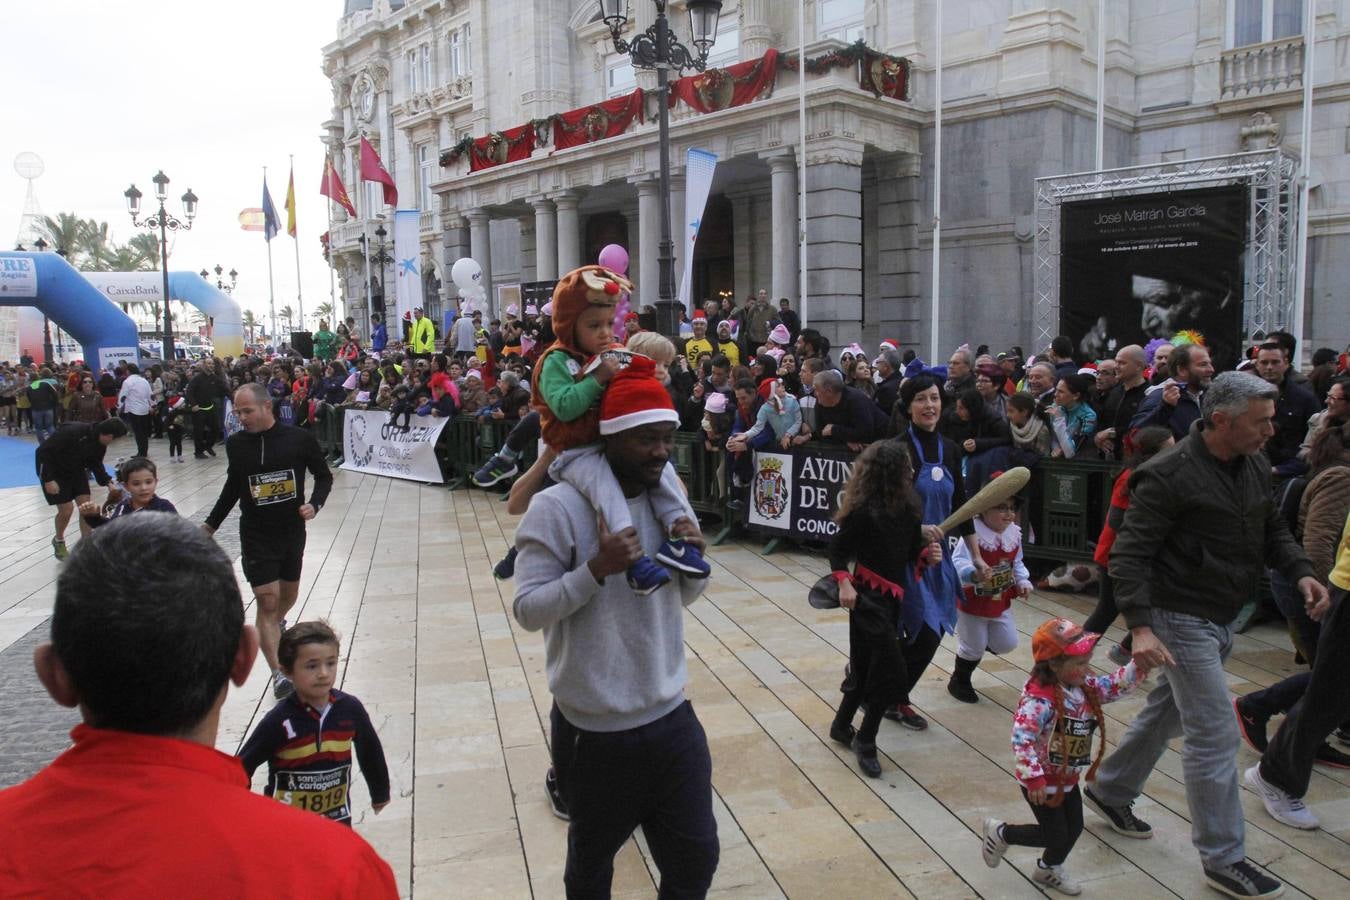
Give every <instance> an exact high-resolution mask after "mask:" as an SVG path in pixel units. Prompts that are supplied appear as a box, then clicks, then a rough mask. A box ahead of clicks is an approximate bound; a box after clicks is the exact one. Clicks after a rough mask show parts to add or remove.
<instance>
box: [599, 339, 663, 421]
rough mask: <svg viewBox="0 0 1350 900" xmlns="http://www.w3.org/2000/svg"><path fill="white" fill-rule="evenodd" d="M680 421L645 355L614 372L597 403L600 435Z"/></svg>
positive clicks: (636, 356)
mask: <svg viewBox="0 0 1350 900" xmlns="http://www.w3.org/2000/svg"><path fill="white" fill-rule="evenodd" d="M679 421H680V417H679V416H677V415H676V414H675V405H674V404H673V403H671V402H670V395H669V394H668V393H666V388H665V386H664V385H663V384H661V382H659V381H657V380H656V363H654V362H652V361H651V360H650V359H648V358H647V357H645V356H638V355H634V356H633V360H632V362H630V363H629V364H628V366H627V368H624V369H620V370H619V371H618V372H616V373H615V375H614V377H613V378H611V379H610V382H609V387H608V388H606V389H605V394H604V397H603V398H602V399H601V400H600V433H601V434H618V433H619V432H621V431H627V430H628V429H630V428H639V427H641V426H643V425H652V424H654V423H657V422H670V423H671V424H678V423H679Z"/></svg>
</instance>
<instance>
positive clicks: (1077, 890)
mask: <svg viewBox="0 0 1350 900" xmlns="http://www.w3.org/2000/svg"><path fill="white" fill-rule="evenodd" d="M1031 880H1032V881H1034V882H1036V883H1037V884H1039V885H1040V886H1041V887H1044V888H1049V889H1051V890H1054V891H1059V892H1060V893H1061V894H1068V895H1069V896H1070V897H1077V896H1078V895H1079V894H1081V893H1083V886H1082V885H1080V884H1079V883H1078V882H1076V881H1074V880H1073V879H1072V878H1070V877H1069V876H1068V874H1067V873H1066V872H1065V871H1064V867H1063V866H1047V865H1046V864H1045V863H1043V862H1039V861H1038V862H1037V863H1036V871H1035V872H1032V873H1031Z"/></svg>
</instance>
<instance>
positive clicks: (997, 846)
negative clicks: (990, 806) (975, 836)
mask: <svg viewBox="0 0 1350 900" xmlns="http://www.w3.org/2000/svg"><path fill="white" fill-rule="evenodd" d="M1007 852H1008V842H1007V841H1005V840H1004V839H1003V823H1002V822H1000V821H999V820H998V819H985V820H984V848H983V850H982V851H981V853H982V855H983V856H984V864H985V865H986V866H988V867H989V868H991V869H997V868H998V864H999V863H1000V862H1002V861H1003V854H1005V853H1007Z"/></svg>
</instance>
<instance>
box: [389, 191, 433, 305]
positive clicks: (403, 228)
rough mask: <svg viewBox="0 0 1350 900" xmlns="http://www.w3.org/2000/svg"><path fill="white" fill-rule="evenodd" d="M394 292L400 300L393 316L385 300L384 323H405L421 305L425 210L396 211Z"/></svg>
mask: <svg viewBox="0 0 1350 900" xmlns="http://www.w3.org/2000/svg"><path fill="white" fill-rule="evenodd" d="M394 272H395V274H396V277H395V278H394V290H395V291H396V292H397V293H396V294H395V297H396V299H397V301H398V305H397V307H396V310H395V313H394V316H393V317H392V318H391V317H390V315H389V298H388V297H385V299H384V302H385V316H384V318H385V321H386V322H402V321H403V317H404V316H405V315H409V316H411V315H412V311H413V309H414V308H415V307H419V306H424V304H423V303H422V211H421V210H418V209H396V210H394Z"/></svg>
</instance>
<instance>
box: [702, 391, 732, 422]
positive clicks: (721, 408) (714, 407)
mask: <svg viewBox="0 0 1350 900" xmlns="http://www.w3.org/2000/svg"><path fill="white" fill-rule="evenodd" d="M703 410H704V412H710V413H712V414H713V415H715V416H720V415H721V414H722V413H724V412H726V411H727V395H726V394H723V393H721V392H720V391H713V392H712V393H711V394H709V395H708V399H707V400H705V401H704V403H703Z"/></svg>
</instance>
